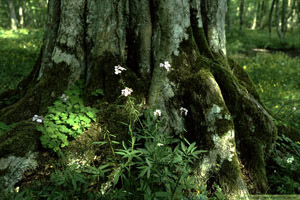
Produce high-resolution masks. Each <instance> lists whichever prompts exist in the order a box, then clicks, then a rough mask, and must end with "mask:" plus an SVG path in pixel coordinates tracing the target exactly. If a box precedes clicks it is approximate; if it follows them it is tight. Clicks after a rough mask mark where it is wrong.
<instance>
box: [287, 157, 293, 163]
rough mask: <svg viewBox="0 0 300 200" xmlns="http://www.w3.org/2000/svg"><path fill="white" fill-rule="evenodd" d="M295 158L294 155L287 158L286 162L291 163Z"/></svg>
mask: <svg viewBox="0 0 300 200" xmlns="http://www.w3.org/2000/svg"><path fill="white" fill-rule="evenodd" d="M294 160H295V159H294V156H292V157H290V158H288V159H287V160H286V162H287V163H290V164H291V163H292V162H293V161H294Z"/></svg>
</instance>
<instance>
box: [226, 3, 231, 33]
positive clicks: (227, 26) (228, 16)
mask: <svg viewBox="0 0 300 200" xmlns="http://www.w3.org/2000/svg"><path fill="white" fill-rule="evenodd" d="M230 3H231V0H227V12H226V28H227V31H229V30H230V27H231V5H230Z"/></svg>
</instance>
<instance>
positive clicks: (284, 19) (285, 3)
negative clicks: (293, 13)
mask: <svg viewBox="0 0 300 200" xmlns="http://www.w3.org/2000/svg"><path fill="white" fill-rule="evenodd" d="M287 6H288V1H287V0H282V11H281V32H282V33H283V34H284V33H285V32H286V30H287Z"/></svg>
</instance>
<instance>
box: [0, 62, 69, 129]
mask: <svg viewBox="0 0 300 200" xmlns="http://www.w3.org/2000/svg"><path fill="white" fill-rule="evenodd" d="M48 70H49V71H45V73H44V74H45V76H44V77H43V78H42V79H41V80H40V81H39V82H37V83H36V82H35V81H33V82H34V84H33V83H32V84H31V85H30V86H28V89H27V90H25V91H26V93H25V94H24V96H23V97H21V99H20V100H19V101H18V102H16V103H15V104H13V105H11V106H8V107H5V108H4V109H2V110H0V121H4V122H6V123H7V124H10V123H13V122H18V121H21V120H24V119H28V118H31V117H33V115H35V114H39V115H41V114H44V113H46V112H47V107H48V106H49V105H51V103H53V102H54V100H55V99H56V98H57V97H58V96H60V95H61V94H62V93H63V91H64V90H65V89H66V88H67V87H68V75H69V70H68V68H67V67H66V66H65V65H63V64H59V65H56V66H54V67H53V68H51V69H48Z"/></svg>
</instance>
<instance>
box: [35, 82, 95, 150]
mask: <svg viewBox="0 0 300 200" xmlns="http://www.w3.org/2000/svg"><path fill="white" fill-rule="evenodd" d="M82 86H83V84H81V83H80V82H79V83H77V84H75V85H74V86H73V87H72V88H70V89H69V90H67V91H65V93H64V94H62V96H61V97H59V98H58V99H57V100H56V101H55V102H54V105H53V106H50V107H48V113H47V114H46V115H45V116H44V117H43V124H41V125H40V126H38V130H39V131H41V132H42V136H41V142H42V145H43V146H44V147H46V148H50V149H52V150H53V151H54V152H57V153H59V152H60V151H61V148H62V147H65V146H68V144H69V143H68V140H70V139H71V138H76V137H78V136H79V135H81V134H82V133H83V132H84V131H85V130H87V129H88V128H89V127H90V126H91V123H92V122H95V121H96V114H97V109H94V108H91V107H89V106H85V105H84V103H83V98H82V96H83V89H82Z"/></svg>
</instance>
